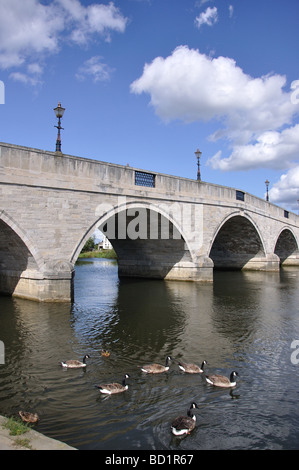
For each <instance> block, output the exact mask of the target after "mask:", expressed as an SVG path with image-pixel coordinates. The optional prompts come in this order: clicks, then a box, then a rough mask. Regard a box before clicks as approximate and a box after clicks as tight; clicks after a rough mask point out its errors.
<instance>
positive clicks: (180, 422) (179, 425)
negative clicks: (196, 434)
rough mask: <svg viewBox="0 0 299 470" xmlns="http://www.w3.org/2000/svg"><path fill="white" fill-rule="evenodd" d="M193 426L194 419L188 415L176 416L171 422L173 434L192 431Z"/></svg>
mask: <svg viewBox="0 0 299 470" xmlns="http://www.w3.org/2000/svg"><path fill="white" fill-rule="evenodd" d="M194 427H195V420H194V419H192V418H190V417H189V416H178V417H177V418H176V419H175V420H174V421H173V422H172V424H171V429H172V432H173V434H176V435H180V434H185V433H188V432H190V431H192V430H193V429H194Z"/></svg>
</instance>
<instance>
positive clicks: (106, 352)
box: [101, 349, 111, 357]
mask: <svg viewBox="0 0 299 470" xmlns="http://www.w3.org/2000/svg"><path fill="white" fill-rule="evenodd" d="M110 354H111V353H110V352H109V351H107V349H102V351H101V356H103V357H109V356H110Z"/></svg>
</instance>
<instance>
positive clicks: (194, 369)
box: [179, 362, 202, 374]
mask: <svg viewBox="0 0 299 470" xmlns="http://www.w3.org/2000/svg"><path fill="white" fill-rule="evenodd" d="M179 368H180V369H181V370H182V371H184V372H188V373H189V374H199V373H200V372H202V370H201V368H200V367H199V366H198V365H196V364H188V363H186V362H179Z"/></svg>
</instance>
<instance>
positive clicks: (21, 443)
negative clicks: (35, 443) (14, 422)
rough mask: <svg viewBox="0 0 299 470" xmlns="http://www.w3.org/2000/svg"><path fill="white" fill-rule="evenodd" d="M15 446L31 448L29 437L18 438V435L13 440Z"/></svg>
mask: <svg viewBox="0 0 299 470" xmlns="http://www.w3.org/2000/svg"><path fill="white" fill-rule="evenodd" d="M15 445H16V446H21V447H26V449H32V445H31V444H30V439H27V438H23V439H20V438H19V437H18V438H17V439H16V440H15Z"/></svg>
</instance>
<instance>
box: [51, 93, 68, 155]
mask: <svg viewBox="0 0 299 470" xmlns="http://www.w3.org/2000/svg"><path fill="white" fill-rule="evenodd" d="M64 111H65V108H63V107H62V106H61V104H60V101H59V103H58V106H57V108H54V112H55V114H56V117H57V119H58V126H54V127H57V129H58V132H57V139H56V152H59V153H61V136H60V130H61V129H63V127H61V122H60V120H61V118H62V116H63V113H64Z"/></svg>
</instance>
